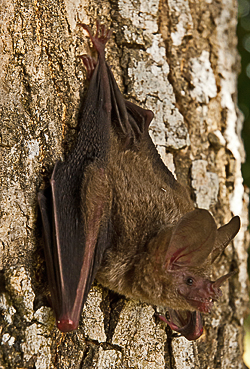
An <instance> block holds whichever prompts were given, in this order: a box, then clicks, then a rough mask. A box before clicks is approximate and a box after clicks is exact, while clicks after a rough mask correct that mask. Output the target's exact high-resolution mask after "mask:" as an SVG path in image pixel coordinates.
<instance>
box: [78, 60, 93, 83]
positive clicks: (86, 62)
mask: <svg viewBox="0 0 250 369" xmlns="http://www.w3.org/2000/svg"><path fill="white" fill-rule="evenodd" d="M78 58H81V59H82V61H83V64H84V65H85V67H86V72H87V79H88V80H89V81H90V80H91V77H92V75H93V73H94V70H95V67H96V64H97V61H96V60H95V58H92V57H91V56H89V55H87V54H83V55H79V56H78Z"/></svg>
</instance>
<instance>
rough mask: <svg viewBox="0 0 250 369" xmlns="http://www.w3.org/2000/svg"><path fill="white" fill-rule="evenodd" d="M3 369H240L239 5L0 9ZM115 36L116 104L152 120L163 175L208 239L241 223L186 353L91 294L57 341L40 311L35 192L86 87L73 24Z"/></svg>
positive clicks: (63, 142)
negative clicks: (191, 205) (181, 187)
mask: <svg viewBox="0 0 250 369" xmlns="http://www.w3.org/2000/svg"><path fill="white" fill-rule="evenodd" d="M0 11H1V13H0V19H1V39H0V50H1V59H0V63H1V64H0V86H1V90H0V93H1V95H0V96H1V99H0V106H1V108H0V111H1V143H0V148H1V155H2V156H1V162H2V166H1V167H2V168H1V171H2V172H1V183H2V184H1V190H2V193H1V229H0V234H1V244H0V250H1V251H0V269H1V274H0V289H1V297H0V304H1V305H0V306H1V311H2V317H1V331H0V334H1V352H0V368H37V369H45V368H65V369H66V368H67V369H68V368H92V367H93V368H94V367H95V368H144V369H145V368H162V369H163V368H168V369H170V368H171V369H173V368H185V369H187V368H211V369H212V368H231V369H233V368H237V369H239V368H243V367H244V364H243V361H242V346H243V345H242V342H243V327H242V324H243V317H244V316H245V314H246V310H247V303H248V293H247V253H246V249H247V241H248V237H247V204H248V197H247V194H246V192H244V187H243V183H242V176H241V162H242V160H243V158H244V149H243V146H242V142H241V139H240V131H241V126H242V116H241V115H240V114H239V112H238V110H237V107H236V101H237V90H236V87H237V72H238V69H239V57H238V54H237V50H236V44H237V38H236V22H237V1H236V0H229V1H222V0H221V1H216V2H215V1H211V0H206V1H205V0H203V1H193V2H192V1H189V2H188V1H186V0H169V1H165V0H162V1H160V0H147V1H143V0H138V1H129V0H123V1H121V0H117V1H115V0H109V1H108V0H104V1H97V0H96V1H95V0H81V1H79V0H71V1H70V0H65V1H64V2H63V1H56V0H52V1H45V0H35V1H30V0H25V1H20V0H16V1H14V0H4V1H2V4H1V10H0ZM96 18H98V19H100V20H101V21H102V22H104V23H105V24H107V25H108V26H111V27H112V28H113V30H114V31H113V35H112V37H111V40H110V42H109V44H108V47H107V59H108V61H109V63H110V65H112V69H113V72H114V75H115V78H116V80H117V82H118V84H119V85H120V88H121V90H122V91H123V93H124V94H125V96H126V98H128V99H132V100H133V101H136V102H137V103H138V104H139V105H141V106H143V107H147V108H148V109H151V110H152V111H153V112H154V114H155V118H154V120H153V122H152V124H151V130H150V133H151V136H152V138H153V140H154V142H155V143H156V145H157V148H158V149H159V152H160V154H161V155H162V158H163V160H164V161H165V163H166V164H167V165H168V167H169V168H170V169H171V170H172V171H173V173H175V175H176V177H177V178H178V180H180V181H181V182H183V183H186V184H187V185H188V186H189V187H190V192H191V193H192V196H193V199H194V202H195V203H196V206H197V207H200V208H206V209H209V210H210V211H211V212H212V213H213V215H214V217H215V219H216V221H217V224H218V226H219V225H222V224H224V223H225V222H228V221H229V220H230V218H231V216H232V215H239V216H240V217H241V221H242V226H241V230H240V232H239V234H238V235H237V237H236V238H235V240H234V241H233V243H232V245H231V246H229V247H228V248H227V249H226V251H225V253H224V254H223V256H222V257H221V258H220V260H219V261H218V262H217V263H216V268H215V269H214V271H213V279H215V278H218V277H219V276H221V275H223V274H225V273H226V272H228V271H229V270H230V268H231V267H232V266H233V267H234V268H235V269H236V270H237V271H238V273H237V275H236V276H235V277H233V278H231V279H230V281H229V282H228V283H226V284H225V286H224V287H223V288H222V289H223V298H221V300H220V301H219V302H218V303H216V304H215V307H214V309H213V311H212V313H211V314H210V315H208V316H204V325H205V330H204V334H203V335H202V337H201V338H200V339H199V340H197V341H195V342H189V341H187V340H186V339H185V338H183V337H179V336H177V335H176V334H173V332H171V330H170V329H169V328H166V326H165V325H164V323H163V322H161V321H160V320H158V319H157V318H156V317H155V307H154V306H150V305H147V304H142V303H139V302H137V301H133V300H127V299H125V298H123V297H120V296H117V295H115V294H114V293H112V292H110V291H108V290H106V289H103V288H102V287H101V286H100V285H97V284H94V286H93V288H92V290H91V292H90V294H89V297H88V300H87V303H86V304H85V307H84V309H83V313H82V318H81V321H80V327H79V329H78V331H76V332H74V333H67V334H63V333H61V332H60V331H58V330H57V328H56V327H55V325H54V317H53V313H52V310H51V308H50V307H49V304H48V300H49V298H48V288H47V276H46V270H45V262H44V254H43V248H42V237H41V219H40V218H39V214H38V206H37V192H38V189H39V188H40V187H41V186H43V187H44V186H45V185H46V183H48V181H49V178H50V176H51V173H52V170H53V166H54V165H55V162H56V161H57V160H58V159H63V158H64V157H65V156H66V155H67V153H68V152H69V151H70V149H71V148H72V145H74V142H75V139H76V127H77V116H78V111H79V106H80V101H81V97H82V95H83V92H84V89H85V86H87V84H86V78H85V71H84V68H83V66H82V64H81V61H80V59H79V58H77V55H80V54H82V53H83V52H84V50H85V52H86V50H88V41H87V37H86V36H85V34H83V32H82V29H80V27H77V25H76V24H77V21H78V20H80V21H81V22H84V23H90V24H91V25H93V24H94V20H95V19H96Z"/></svg>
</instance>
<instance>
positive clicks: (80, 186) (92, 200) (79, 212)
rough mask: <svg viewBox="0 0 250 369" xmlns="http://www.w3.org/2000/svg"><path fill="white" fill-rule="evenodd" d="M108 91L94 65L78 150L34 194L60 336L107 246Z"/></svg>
mask: <svg viewBox="0 0 250 369" xmlns="http://www.w3.org/2000/svg"><path fill="white" fill-rule="evenodd" d="M106 90H107V86H106V82H105V81H103V78H102V71H100V66H99V64H98V65H97V67H96V69H95V71H94V74H93V76H92V79H91V82H90V86H89V91H88V94H87V97H86V101H85V104H84V106H83V109H82V113H81V119H80V132H79V134H78V140H77V145H76V148H75V149H74V151H73V152H72V153H71V154H70V155H69V157H68V159H67V160H66V161H65V162H58V163H57V164H56V166H55V168H54V171H53V174H52V178H51V182H50V183H51V184H50V187H49V188H48V189H47V190H46V191H44V192H40V193H39V195H38V200H39V205H40V210H41V215H42V221H43V228H44V236H45V245H46V247H45V258H46V266H47V271H48V278H49V286H50V290H51V299H52V306H53V309H54V311H55V315H56V320H57V326H58V328H59V329H60V330H61V331H71V330H74V329H77V326H78V321H79V317H80V313H81V309H82V306H83V303H84V302H85V300H86V297H87V294H88V292H89V290H90V287H91V284H92V282H93V280H94V277H95V274H96V272H97V269H98V267H99V265H100V263H101V260H102V256H103V253H104V251H105V249H106V247H107V246H108V244H109V236H110V229H109V201H110V197H109V188H108V184H107V179H106V173H105V159H106V154H107V150H108V147H109V134H110V112H109V110H107V109H106V105H105V99H106V97H105V95H106V92H107V91H106ZM101 102H103V103H101ZM82 121H83V122H82Z"/></svg>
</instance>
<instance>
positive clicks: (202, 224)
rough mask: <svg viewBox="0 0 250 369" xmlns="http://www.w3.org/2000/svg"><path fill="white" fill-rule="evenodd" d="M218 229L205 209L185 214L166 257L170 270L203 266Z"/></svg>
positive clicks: (172, 238) (173, 236) (175, 231)
mask: <svg viewBox="0 0 250 369" xmlns="http://www.w3.org/2000/svg"><path fill="white" fill-rule="evenodd" d="M216 232H217V227H216V224H215V221H214V219H213V217H212V216H211V215H210V213H209V212H208V211H207V210H205V209H196V210H194V211H191V212H189V213H187V214H185V215H184V216H183V217H182V218H181V219H180V220H179V222H178V223H177V225H176V228H175V229H174V231H173V234H172V237H171V239H170V243H169V247H168V250H167V255H166V267H167V269H168V270H176V269H179V268H183V267H194V266H198V265H201V264H202V263H203V262H204V261H205V260H206V258H207V257H208V255H209V254H210V253H211V252H212V250H213V248H214V244H215V239H216Z"/></svg>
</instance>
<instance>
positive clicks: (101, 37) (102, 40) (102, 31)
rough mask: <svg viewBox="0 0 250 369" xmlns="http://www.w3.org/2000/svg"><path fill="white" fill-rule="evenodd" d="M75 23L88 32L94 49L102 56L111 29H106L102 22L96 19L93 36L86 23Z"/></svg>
mask: <svg viewBox="0 0 250 369" xmlns="http://www.w3.org/2000/svg"><path fill="white" fill-rule="evenodd" d="M77 25H78V26H81V27H83V28H84V29H85V30H86V31H87V32H88V34H89V37H90V39H91V41H92V43H93V45H94V47H95V49H96V50H97V52H98V53H99V54H100V55H103V56H104V50H105V45H106V43H107V42H108V40H109V39H110V36H111V33H112V30H111V29H107V28H106V26H105V25H104V24H100V22H99V21H98V20H97V21H96V33H95V36H93V34H92V31H91V29H90V27H89V26H88V25H87V24H84V23H78V24H77Z"/></svg>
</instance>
